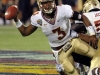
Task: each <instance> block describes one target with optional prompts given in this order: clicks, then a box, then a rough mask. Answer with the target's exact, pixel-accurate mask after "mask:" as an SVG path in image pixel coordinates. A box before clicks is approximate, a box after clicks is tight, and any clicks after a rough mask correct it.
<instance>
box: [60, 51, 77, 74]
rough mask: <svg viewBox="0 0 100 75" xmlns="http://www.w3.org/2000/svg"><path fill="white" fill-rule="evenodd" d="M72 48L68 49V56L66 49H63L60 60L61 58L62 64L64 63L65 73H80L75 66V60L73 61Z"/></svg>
mask: <svg viewBox="0 0 100 75" xmlns="http://www.w3.org/2000/svg"><path fill="white" fill-rule="evenodd" d="M69 52H70V50H69V51H68V56H66V53H65V52H64V51H62V50H61V52H60V53H59V56H58V57H59V60H60V64H61V65H62V67H63V68H64V73H65V75H66V74H68V75H79V73H78V71H77V69H76V68H75V66H74V61H73V57H72V55H71V54H69Z"/></svg>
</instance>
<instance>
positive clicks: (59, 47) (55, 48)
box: [51, 43, 66, 51]
mask: <svg viewBox="0 0 100 75" xmlns="http://www.w3.org/2000/svg"><path fill="white" fill-rule="evenodd" d="M65 44H66V43H65ZM65 44H63V45H61V46H58V47H51V48H52V49H53V50H55V51H58V50H60V49H61V48H62V47H63V46H64V45H65Z"/></svg>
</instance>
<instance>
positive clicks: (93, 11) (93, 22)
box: [83, 0, 100, 75]
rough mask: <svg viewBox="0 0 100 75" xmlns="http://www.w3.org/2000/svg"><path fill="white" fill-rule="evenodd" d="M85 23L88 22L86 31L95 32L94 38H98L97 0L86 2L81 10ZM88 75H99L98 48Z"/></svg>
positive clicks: (99, 23) (99, 3) (99, 4)
mask: <svg viewBox="0 0 100 75" xmlns="http://www.w3.org/2000/svg"><path fill="white" fill-rule="evenodd" d="M83 12H84V14H83V15H84V16H83V17H84V18H85V20H84V21H85V22H87V21H88V22H90V24H89V25H86V28H87V29H90V30H91V28H92V29H93V30H94V31H95V34H96V37H97V38H100V2H99V1H98V0H88V1H86V3H85V4H84V8H83ZM98 47H99V46H98ZM88 75H100V47H99V48H98V50H96V53H95V55H94V57H93V59H92V61H91V66H90V71H89V74H88Z"/></svg>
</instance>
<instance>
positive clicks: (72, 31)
mask: <svg viewBox="0 0 100 75" xmlns="http://www.w3.org/2000/svg"><path fill="white" fill-rule="evenodd" d="M71 36H72V37H73V38H75V37H78V33H77V32H75V31H74V30H71Z"/></svg>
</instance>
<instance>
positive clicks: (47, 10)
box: [37, 0, 55, 14]
mask: <svg viewBox="0 0 100 75" xmlns="http://www.w3.org/2000/svg"><path fill="white" fill-rule="evenodd" d="M48 2H49V3H50V2H51V4H50V6H48V7H47V8H45V7H43V4H45V3H48ZM37 4H38V7H39V9H40V10H41V11H42V12H43V13H46V14H51V13H52V12H53V10H54V9H55V0H37Z"/></svg>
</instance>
